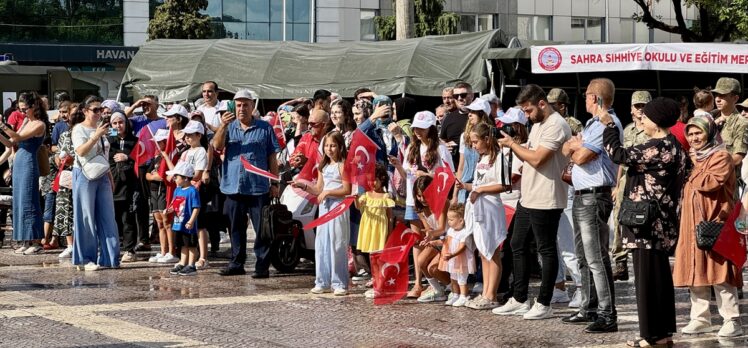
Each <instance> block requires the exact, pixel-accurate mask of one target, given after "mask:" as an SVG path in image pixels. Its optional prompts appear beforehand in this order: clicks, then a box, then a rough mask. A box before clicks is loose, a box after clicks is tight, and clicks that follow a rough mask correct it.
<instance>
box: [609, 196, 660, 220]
mask: <svg viewBox="0 0 748 348" xmlns="http://www.w3.org/2000/svg"><path fill="white" fill-rule="evenodd" d="M658 208H659V201H655V200H649V199H644V200H641V201H633V200H631V199H630V198H628V197H623V201H621V208H620V210H619V211H618V222H619V223H620V224H621V225H624V226H627V227H644V226H650V225H651V224H652V221H654V219H655V216H656V214H657V211H658V210H659V209H658Z"/></svg>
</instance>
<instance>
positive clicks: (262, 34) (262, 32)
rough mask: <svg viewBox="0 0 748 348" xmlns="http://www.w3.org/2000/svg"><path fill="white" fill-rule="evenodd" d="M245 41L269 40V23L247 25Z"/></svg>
mask: <svg viewBox="0 0 748 348" xmlns="http://www.w3.org/2000/svg"><path fill="white" fill-rule="evenodd" d="M247 40H270V23H247Z"/></svg>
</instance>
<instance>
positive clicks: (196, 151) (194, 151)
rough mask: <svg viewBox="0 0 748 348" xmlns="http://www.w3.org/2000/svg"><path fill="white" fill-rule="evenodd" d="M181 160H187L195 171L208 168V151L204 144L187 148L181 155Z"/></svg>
mask: <svg viewBox="0 0 748 348" xmlns="http://www.w3.org/2000/svg"><path fill="white" fill-rule="evenodd" d="M179 162H187V163H189V164H191V165H192V167H193V168H194V169H195V171H198V170H206V169H208V152H207V151H205V149H204V148H203V147H202V146H198V147H193V148H189V149H187V151H185V152H183V153H182V155H181V156H179Z"/></svg>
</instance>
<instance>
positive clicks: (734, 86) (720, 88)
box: [712, 77, 740, 95]
mask: <svg viewBox="0 0 748 348" xmlns="http://www.w3.org/2000/svg"><path fill="white" fill-rule="evenodd" d="M712 92H714V93H717V94H730V93H734V94H737V95H740V82H738V80H736V79H733V78H730V77H722V78H720V79H719V80H717V86H716V87H714V89H712Z"/></svg>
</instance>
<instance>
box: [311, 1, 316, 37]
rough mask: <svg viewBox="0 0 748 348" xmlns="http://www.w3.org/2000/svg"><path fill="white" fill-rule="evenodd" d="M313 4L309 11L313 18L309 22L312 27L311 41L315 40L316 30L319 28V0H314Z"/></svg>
mask: <svg viewBox="0 0 748 348" xmlns="http://www.w3.org/2000/svg"><path fill="white" fill-rule="evenodd" d="M311 6H312V8H310V9H309V11H310V13H311V17H312V18H311V19H310V21H309V22H310V23H311V26H312V28H311V30H309V42H315V41H316V40H315V39H314V35H315V34H314V32H315V31H316V30H317V16H316V15H317V0H312V2H311Z"/></svg>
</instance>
